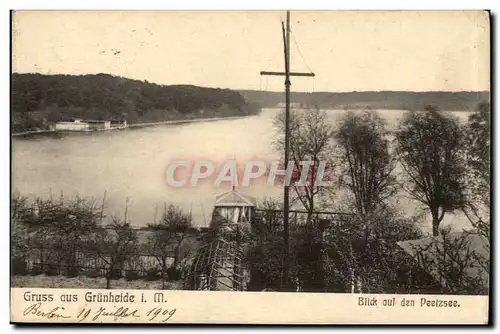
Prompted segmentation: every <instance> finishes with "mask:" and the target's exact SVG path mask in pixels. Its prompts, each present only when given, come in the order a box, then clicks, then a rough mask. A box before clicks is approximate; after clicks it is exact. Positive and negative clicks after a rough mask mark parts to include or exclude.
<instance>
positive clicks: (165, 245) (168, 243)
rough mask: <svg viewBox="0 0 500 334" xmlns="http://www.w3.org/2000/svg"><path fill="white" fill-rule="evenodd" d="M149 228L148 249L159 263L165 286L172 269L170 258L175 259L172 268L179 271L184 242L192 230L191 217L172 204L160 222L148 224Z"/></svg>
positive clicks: (166, 209)
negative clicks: (169, 271) (169, 270)
mask: <svg viewBox="0 0 500 334" xmlns="http://www.w3.org/2000/svg"><path fill="white" fill-rule="evenodd" d="M148 227H149V228H150V229H151V230H152V231H151V233H150V234H149V235H148V237H147V244H146V248H147V249H148V251H149V252H150V254H151V255H152V256H154V258H155V259H156V261H157V262H158V265H159V267H160V270H161V277H162V280H163V284H164V282H165V279H166V278H167V276H168V269H169V268H170V263H169V262H168V259H169V258H172V257H173V259H174V261H173V265H172V268H173V269H174V270H175V271H177V269H178V266H179V263H180V260H181V257H182V255H183V254H181V250H182V246H183V242H184V241H185V238H186V236H187V232H188V230H189V229H190V228H191V216H190V215H187V214H185V213H184V212H183V211H182V209H181V208H180V207H177V206H175V205H172V204H171V205H169V206H168V208H167V207H165V210H164V212H163V215H162V217H161V219H160V221H159V222H158V223H156V222H155V223H153V224H148Z"/></svg>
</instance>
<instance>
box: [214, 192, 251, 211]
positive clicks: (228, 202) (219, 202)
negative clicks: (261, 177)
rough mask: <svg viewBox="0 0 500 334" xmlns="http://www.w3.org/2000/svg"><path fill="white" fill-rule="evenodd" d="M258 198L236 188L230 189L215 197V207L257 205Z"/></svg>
mask: <svg viewBox="0 0 500 334" xmlns="http://www.w3.org/2000/svg"><path fill="white" fill-rule="evenodd" d="M256 203H257V200H256V199H255V198H254V197H252V196H248V195H244V194H241V193H239V192H237V191H236V190H234V189H233V190H231V191H228V192H227V193H224V194H221V195H219V196H217V197H216V198H215V205H214V206H215V207H220V206H257V205H256Z"/></svg>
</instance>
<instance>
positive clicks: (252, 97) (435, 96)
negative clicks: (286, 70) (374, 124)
mask: <svg viewBox="0 0 500 334" xmlns="http://www.w3.org/2000/svg"><path fill="white" fill-rule="evenodd" d="M239 92H240V93H241V95H243V97H244V98H245V100H247V101H249V102H253V103H258V104H260V105H261V106H262V107H263V108H273V107H276V106H277V105H279V104H280V103H283V102H284V101H285V94H284V93H282V92H263V91H255V90H240V91H239ZM489 95H490V94H489V92H401V91H381V92H345V93H329V92H315V93H299V92H292V93H291V102H292V103H299V104H302V105H307V106H318V107H319V108H322V109H345V108H348V109H349V108H352V109H356V108H370V109H397V110H401V109H406V110H424V108H425V106H426V105H435V106H437V107H438V108H440V109H441V110H448V111H469V110H475V108H476V107H477V105H478V104H479V102H482V101H489V100H490V98H489Z"/></svg>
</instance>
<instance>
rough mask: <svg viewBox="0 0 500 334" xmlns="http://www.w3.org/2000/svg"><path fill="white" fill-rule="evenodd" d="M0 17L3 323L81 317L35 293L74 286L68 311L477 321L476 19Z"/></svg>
mask: <svg viewBox="0 0 500 334" xmlns="http://www.w3.org/2000/svg"><path fill="white" fill-rule="evenodd" d="M11 24H12V31H11V40H12V46H11V62H12V63H11V68H12V73H11V93H10V94H11V106H10V107H11V109H10V112H11V124H10V128H11V139H10V140H11V190H10V196H11V199H10V200H11V203H10V210H11V217H10V219H11V228H10V234H11V235H10V237H11V245H10V249H11V254H10V258H11V271H10V276H11V278H10V285H11V288H12V289H18V288H19V289H23V290H22V291H23V292H22V293H20V294H16V295H15V296H16V297H12V299H11V303H14V298H16V299H19V303H21V302H22V303H23V304H22V305H24V306H20V307H19V308H18V312H19V314H21V315H24V316H27V315H28V316H31V315H32V316H33V317H32V318H34V319H35V320H34V321H42V322H43V321H51V320H54V321H56V320H68V321H70V320H71V321H74V322H79V321H83V320H85V321H87V320H88V319H90V317H88V315H89V313H87V315H85V309H83V311H80V312H78V311H75V314H77V313H76V312H78V315H75V316H74V317H73V318H71V317H70V315H69V313H68V314H66V315H65V313H64V312H62V311H61V310H59V311H57V312H59V313H57V312H56V311H55V310H52V311H50V310H49V309H50V308H47V309H46V310H44V309H43V305H44V304H43V303H44V302H52V301H53V298H56V297H54V296H55V295H52V294H51V293H50V291H52V290H51V289H58V290H57V291H61V293H62V295H61V298H62V299H61V301H63V299H64V298H68V299H71V298H74V299H73V301H75V302H76V300H77V297H75V296H76V295H73V297H71V296H70V295H71V293H70V292H71V291H77V289H80V290H82V289H83V290H85V291H84V293H82V294H81V295H80V296H79V297H78V298H80V299H78V301H79V302H81V305H83V304H84V303H95V304H96V305H98V304H99V303H108V304H109V303H113V302H131V303H134V300H133V298H132V299H130V298H131V297H130V296H135V298H136V299H137V300H138V298H139V296H142V297H141V298H142V299H141V303H145V301H144V294H142V295H141V291H143V292H145V293H147V292H148V291H149V290H152V291H154V296H155V297H154V299H155V302H163V298H168V293H170V292H171V293H175V291H191V292H196V296H198V295H199V296H204V295H205V292H206V291H215V292H217V291H222V292H241V293H242V294H241V295H242V296H243V295H245V294H246V292H258V293H259V294H258V295H255V296H266V295H271V296H273V295H274V293H277V294H282V295H283V296H285V295H286V296H288V295H289V294H291V295H290V297H287V298H290V299H289V301H290V302H288V303H289V304H293V302H292V300H293V298H294V296H298V295H303V296H308V295H309V294H324V295H328V296H330V295H339V296H341V295H342V296H353V297H352V300H354V302H353V305H356V306H357V307H358V308H362V307H364V306H368V307H371V306H374V307H375V306H377V307H378V306H380V307H382V303H383V306H386V307H391V306H392V307H403V309H404V307H405V306H408V307H420V308H424V309H428V310H431V311H432V312H433V313H439V312H441V311H440V309H441V308H446V309H449V308H457V309H458V308H460V305H459V304H460V303H462V309H464V302H457V299H453V298H454V296H457V298H459V297H460V296H476V297H477V296H483V297H485V299H484V300H485V303H486V309H484V310H483V309H482V308H481V309H478V310H479V311H478V312H479V314H480V315H481V316H482V317H484V319H487V318H488V305H487V303H488V301H487V299H488V296H489V293H490V270H491V268H492V266H491V262H490V249H491V246H490V216H491V212H490V208H491V203H490V196H491V189H490V184H491V160H490V159H491V157H490V155H491V144H490V142H491V128H492V125H491V123H490V119H491V118H490V115H491V104H490V100H491V96H490V13H489V12H488V11H479V10H475V11H474V10H469V11H466V10H464V11H458V10H456V11H327V10H324V11H294V10H292V11H287V10H282V11H35V10H33V11H28V10H26V11H25V10H19V11H12V12H11ZM83 290H82V291H83ZM132 290H134V291H135V290H138V291H135V292H134V293H135V295H130V294H129V293H128V292H127V291H132ZM13 291H14V290H13ZM16 291H17V290H16ZM19 291H21V290H19ZM44 291H46V292H44ZM53 291H56V290H53ZM75 293H76V292H75ZM237 295H240V294H237ZM250 295H252V296H254V295H253V294H250ZM380 295H388V297H386V299H383V300H382V299H380V298H379V297H377V296H380ZM410 295H411V296H414V297H415V298H413V299H409V298H407V296H410ZM64 296H69V297H64ZM163 296H165V297H163ZM189 296H192V297H190V299H194V298H197V297H195V296H193V295H189ZM207 296H210V295H208V294H207ZM222 296H223V295H221V296H219V297H218V298H225V297H222ZM419 296H420V297H419ZM440 296H446V298H445V299H439V298H440ZM70 297H71V298H70ZM476 297H474V298H476ZM127 298H128V299H127ZM160 298H161V299H160ZM200 298H201V297H200ZM207 298H208V297H207ZM235 298H237V297H235ZM243 298H246V297H243ZM248 298H250V297H248ZM252 298H253V297H252ZM255 298H257V297H255ZM304 298H305V297H304ZM319 298H320V297H319ZM346 298H347V297H346ZM393 298H394V299H393ZM405 298H406V299H405ZM56 299H57V300H59V297H57V298H56ZM129 299H130V300H129ZM377 299H378V300H377ZM57 300H56V301H57ZM287 300H288V299H287ZM67 301H68V300H66V302H67ZM391 301H392V302H391ZM33 302H35V303H38V304H31V306H30V303H33ZM149 302H152V300H151V301H148V304H149ZM377 302H378V304H377ZM391 303H392V304H391ZM108 304H106V305H108ZM20 305H21V304H20ZM54 305H55V304H54ZM109 305H110V304H109ZM26 307H27V308H26ZM110 307H111V306H110ZM227 307H230V305H227ZM339 307H340V305H339ZM63 309H64V308H63ZM75 310H76V309H75ZM173 310H174V311H172V309H170V311H168V312H167V311H164V312H163V311H157V314H158V319H159V318H160V317H163V319H166V320H165V321H169V319H170V318H171V317H172V319H174V318H175V316H174V313H175V309H173ZM48 311H50V312H49V313H47V312H48ZM16 312H17V311H16ZM68 312H69V311H68ZM89 312H90V311H89ZM106 312H107V311H104V310H103V311H100V313H99V314H98V315H96V316H95V318H94V320H95V319H97V318H99V316H101V320H102V318H105V315H106ZM109 312H111V311H109ZM117 312H118V311H113V312H112V314H111V313H110V317H111V315H112V316H113V317H114V318H115V320H116V318H123V319H124V318H126V317H128V318H127V320H124V321H132V320H134V319H133V318H134V316H135V315H134V312H132V311H130V314H126V312H129V311H128V309H127V311H123V310H122V311H120V312H118V313H117ZM141 312H142V311H141ZM151 312H152V311H151V310H149V311H148V313H147V316H148V317H149V316H150V315H151V314H153V313H154V312H153V313H151ZM155 312H156V311H155ZM162 312H163V313H162ZM447 312H449V311H447ZM450 312H451V311H450ZM461 312H467V311H466V310H465V311H461ZM481 312H482V313H481ZM154 314H155V316H154V317H150V319H146V320H152V319H153V318H155V317H156V313H154ZM71 316H73V315H71ZM436 316H438V314H436ZM16 317H17V318H16V319H18V320H16V321H20V322H22V321H23V320H22V319H21V318H19V317H18V316H16ZM87 317H88V319H87ZM242 317H244V316H243V315H242ZM111 318H112V317H111ZM111 318H109V319H110V320H109V321H113V320H111ZM129 318H132V320H129ZM19 319H20V320H19ZM49 319H51V320H49ZM137 319H139V318H137ZM141 319H142V318H141ZM101 320H99V321H101ZM30 321H31V320H30ZM102 321H105V320H102ZM120 321H121V320H120ZM485 321H486V320H485Z"/></svg>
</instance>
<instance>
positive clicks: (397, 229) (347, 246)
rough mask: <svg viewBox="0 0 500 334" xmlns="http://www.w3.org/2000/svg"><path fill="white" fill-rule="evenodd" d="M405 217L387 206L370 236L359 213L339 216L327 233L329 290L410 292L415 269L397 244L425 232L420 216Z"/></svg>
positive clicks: (376, 218)
mask: <svg viewBox="0 0 500 334" xmlns="http://www.w3.org/2000/svg"><path fill="white" fill-rule="evenodd" d="M344 210H345V209H344ZM401 217H402V215H401V213H400V212H399V211H398V210H396V209H394V208H392V207H390V206H384V207H382V208H380V209H379V210H377V211H376V212H373V213H372V215H371V217H370V218H369V219H370V227H371V229H370V233H369V234H367V233H366V229H365V227H364V226H363V224H360V221H362V220H361V217H360V216H359V215H358V214H354V215H339V216H338V217H337V218H336V220H335V222H334V224H331V225H330V226H329V228H328V229H327V230H326V231H325V233H324V249H325V251H324V267H325V269H324V272H325V277H324V280H325V282H324V284H325V291H329V292H341V293H346V292H350V293H408V292H409V289H410V287H409V286H408V285H409V283H408V277H409V276H410V272H411V270H412V269H413V268H412V267H411V266H409V264H408V263H407V259H406V258H405V257H404V256H403V254H402V251H401V250H400V249H399V247H398V246H397V242H398V241H403V240H408V239H418V238H420V237H422V232H421V231H420V229H419V227H418V217H412V218H401Z"/></svg>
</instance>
